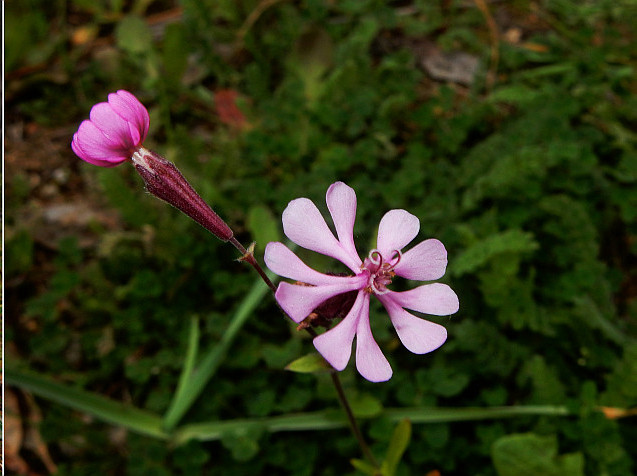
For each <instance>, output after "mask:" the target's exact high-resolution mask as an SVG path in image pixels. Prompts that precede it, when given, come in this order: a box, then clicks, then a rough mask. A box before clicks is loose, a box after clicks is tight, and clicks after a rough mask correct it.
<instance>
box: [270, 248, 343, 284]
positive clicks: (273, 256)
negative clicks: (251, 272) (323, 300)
mask: <svg viewBox="0 0 637 476" xmlns="http://www.w3.org/2000/svg"><path fill="white" fill-rule="evenodd" d="M264 260H265V264H266V265H267V267H268V268H269V269H270V271H272V272H273V273H276V274H278V275H279V276H283V277H284V278H288V279H294V280H295V281H301V282H303V283H307V284H313V285H315V286H318V285H321V284H337V283H338V282H339V281H343V282H344V283H349V281H347V279H348V278H347V277H343V276H330V275H329V274H323V273H319V272H318V271H315V270H313V269H312V268H310V267H309V266H308V265H306V264H305V263H304V262H303V261H301V259H300V258H299V257H298V256H296V255H295V254H294V253H293V252H292V250H290V249H289V248H288V247H287V246H285V245H284V244H283V243H280V242H270V243H268V244H267V246H266V247H265V256H264Z"/></svg>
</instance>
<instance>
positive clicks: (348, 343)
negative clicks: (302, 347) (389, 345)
mask: <svg viewBox="0 0 637 476" xmlns="http://www.w3.org/2000/svg"><path fill="white" fill-rule="evenodd" d="M365 301H367V309H368V312H369V294H367V293H365V292H363V291H359V293H358V295H357V296H356V301H354V305H353V306H352V308H351V309H350V311H349V312H348V313H347V316H345V318H344V319H343V320H342V321H341V322H339V323H338V324H337V325H336V326H335V327H333V328H331V329H330V330H329V331H327V332H324V333H323V334H321V335H320V336H318V337H315V338H314V347H316V350H318V351H319V353H320V354H321V355H322V356H323V358H324V359H325V360H327V361H328V362H329V363H330V365H331V366H332V367H334V368H335V369H336V370H343V369H344V368H345V367H346V366H347V362H349V358H350V356H351V355H352V341H353V340H354V335H355V334H356V326H357V325H358V321H359V319H360V317H361V312H362V310H363V307H364V304H365Z"/></svg>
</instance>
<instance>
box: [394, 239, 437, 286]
mask: <svg viewBox="0 0 637 476" xmlns="http://www.w3.org/2000/svg"><path fill="white" fill-rule="evenodd" d="M445 269H447V250H446V249H445V246H444V245H443V244H442V243H441V242H440V241H438V240H434V239H431V240H425V241H421V242H420V243H418V244H417V245H416V246H414V247H413V248H411V249H410V250H409V251H407V252H406V253H404V254H403V255H402V257H401V260H400V262H399V263H398V265H397V266H396V267H395V268H394V271H395V272H396V274H397V275H398V276H402V277H403V278H405V279H415V280H417V281H433V280H434V279H439V278H441V277H443V276H444V274H445Z"/></svg>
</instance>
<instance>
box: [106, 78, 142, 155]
mask: <svg viewBox="0 0 637 476" xmlns="http://www.w3.org/2000/svg"><path fill="white" fill-rule="evenodd" d="M108 103H109V104H110V105H111V106H112V108H113V110H114V111H115V112H116V113H117V114H118V115H120V116H121V117H122V119H124V120H125V121H126V122H128V123H129V125H130V133H131V137H132V139H133V143H134V145H135V146H137V145H139V144H141V143H142V142H144V140H146V135H147V134H148V127H149V125H150V117H149V115H148V111H147V110H146V108H145V107H144V105H143V104H142V103H141V102H139V100H138V99H137V98H136V97H135V96H134V95H132V94H131V93H129V92H128V91H125V90H123V89H120V90H119V91H117V92H116V93H111V94H109V95H108Z"/></svg>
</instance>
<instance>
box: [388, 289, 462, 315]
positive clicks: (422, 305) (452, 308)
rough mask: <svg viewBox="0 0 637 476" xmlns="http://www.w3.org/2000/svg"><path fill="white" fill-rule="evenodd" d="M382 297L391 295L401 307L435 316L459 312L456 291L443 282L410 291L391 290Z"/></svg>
mask: <svg viewBox="0 0 637 476" xmlns="http://www.w3.org/2000/svg"><path fill="white" fill-rule="evenodd" d="M380 297H381V296H379V299H380ZM382 297H383V298H387V297H389V298H390V299H391V300H392V301H393V302H395V303H396V304H398V305H399V306H401V307H405V308H407V309H412V310H414V311H418V312H423V313H425V314H432V315H434V316H448V315H449V314H454V313H456V312H458V308H459V302H458V296H456V293H454V292H453V290H452V289H451V288H450V287H449V286H447V285H446V284H442V283H433V284H424V285H422V286H418V287H417V288H414V289H410V290H409V291H403V292H390V293H387V294H385V295H384V296H382ZM381 302H385V299H381Z"/></svg>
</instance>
